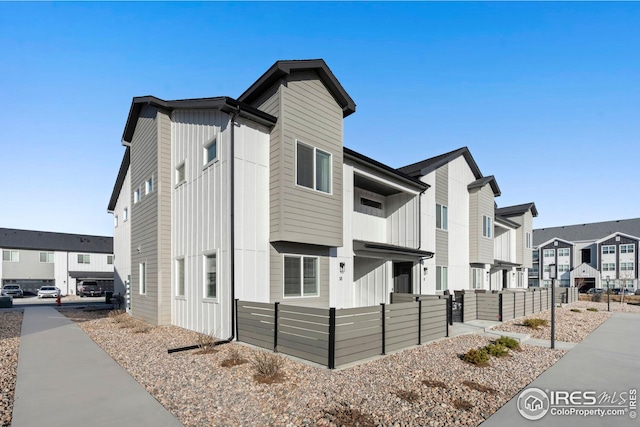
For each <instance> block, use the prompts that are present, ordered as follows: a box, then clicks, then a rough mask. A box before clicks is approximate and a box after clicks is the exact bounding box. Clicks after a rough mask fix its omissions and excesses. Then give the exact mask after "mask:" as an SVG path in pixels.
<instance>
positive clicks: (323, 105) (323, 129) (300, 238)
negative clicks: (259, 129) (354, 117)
mask: <svg viewBox="0 0 640 427" xmlns="http://www.w3.org/2000/svg"><path fill="white" fill-rule="evenodd" d="M283 83H284V84H282V85H280V86H279V88H278V90H277V91H275V92H274V96H275V93H277V94H279V108H276V107H275V100H273V99H271V98H269V99H268V101H265V104H264V105H263V106H262V108H265V107H269V108H270V111H271V114H274V113H275V112H276V110H277V111H278V124H277V125H276V127H275V128H274V130H272V137H271V144H272V148H271V161H270V170H271V183H270V204H271V206H270V215H271V218H270V220H271V222H270V230H271V233H270V234H271V236H270V240H271V241H272V242H276V241H290V242H300V243H308V244H316V245H323V246H329V247H339V246H342V243H343V235H342V211H343V207H342V203H343V200H342V158H343V151H342V149H343V141H342V134H343V127H342V121H343V118H342V108H340V106H339V105H338V103H337V102H336V101H335V99H334V98H333V96H332V95H331V94H330V93H329V91H328V90H327V88H326V87H325V86H324V84H323V83H322V82H321V80H320V78H319V76H318V75H317V74H316V73H315V72H312V71H301V72H293V73H292V74H290V75H289V76H287V77H286V78H285V81H284V82H283ZM274 132H275V133H276V134H277V135H276V136H277V137H274V135H273V133H274ZM297 141H300V142H303V143H305V144H307V145H309V146H313V147H316V148H319V149H321V150H323V151H325V152H327V153H330V154H331V161H332V177H331V194H326V193H323V192H319V191H315V190H312V189H309V188H305V187H301V186H298V185H297V184H296V142H297ZM274 145H276V146H274Z"/></svg>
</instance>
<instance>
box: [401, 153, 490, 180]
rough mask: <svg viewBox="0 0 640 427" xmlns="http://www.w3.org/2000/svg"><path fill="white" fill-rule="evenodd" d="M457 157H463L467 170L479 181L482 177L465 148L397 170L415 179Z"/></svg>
mask: <svg viewBox="0 0 640 427" xmlns="http://www.w3.org/2000/svg"><path fill="white" fill-rule="evenodd" d="M459 156H464V158H465V160H466V161H467V163H468V164H469V168H471V171H472V172H473V175H474V176H475V177H476V179H480V178H482V177H483V176H482V172H480V168H479V167H478V164H477V163H476V161H475V160H474V159H473V156H472V155H471V152H470V151H469V149H468V148H467V147H462V148H458V149H457V150H453V151H450V152H448V153H444V154H440V155H439V156H435V157H431V158H429V159H425V160H422V161H420V162H417V163H412V164H410V165H407V166H403V167H401V168H398V170H399V171H401V172H404V173H406V174H407V175H411V176H415V177H420V176H425V175H427V174H429V173H430V172H432V171H434V170H436V169H438V168H439V167H440V166H442V165H445V164H447V163H449V162H450V161H452V160H454V159H456V158H458V157H459Z"/></svg>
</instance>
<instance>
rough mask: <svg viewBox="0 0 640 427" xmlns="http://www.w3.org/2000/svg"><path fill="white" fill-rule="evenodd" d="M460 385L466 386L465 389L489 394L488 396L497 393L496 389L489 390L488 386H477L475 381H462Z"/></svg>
mask: <svg viewBox="0 0 640 427" xmlns="http://www.w3.org/2000/svg"><path fill="white" fill-rule="evenodd" d="M462 384H463V385H466V386H467V387H469V388H470V389H473V390H476V391H479V392H481V393H489V394H496V393H498V390H496V389H494V388H491V387H488V386H486V385H482V384H479V383H477V382H475V381H469V380H467V381H463V382H462Z"/></svg>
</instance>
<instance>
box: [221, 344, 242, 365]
mask: <svg viewBox="0 0 640 427" xmlns="http://www.w3.org/2000/svg"><path fill="white" fill-rule="evenodd" d="M245 363H247V360H246V359H243V358H242V356H241V355H240V350H238V348H237V347H235V346H233V347H229V351H227V357H226V358H225V359H224V360H223V361H222V362H220V366H222V367H223V368H231V367H233V366H238V365H244V364H245Z"/></svg>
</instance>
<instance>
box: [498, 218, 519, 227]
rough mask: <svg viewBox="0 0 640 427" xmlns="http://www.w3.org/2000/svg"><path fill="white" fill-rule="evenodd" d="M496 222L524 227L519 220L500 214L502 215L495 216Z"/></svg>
mask: <svg viewBox="0 0 640 427" xmlns="http://www.w3.org/2000/svg"><path fill="white" fill-rule="evenodd" d="M495 222H496V223H500V224H502V225H506V226H509V227H512V228H520V227H522V225H521V224H518V223H517V222H515V221H511V220H510V219H509V218H506V217H504V216H500V215H496V216H495Z"/></svg>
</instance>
